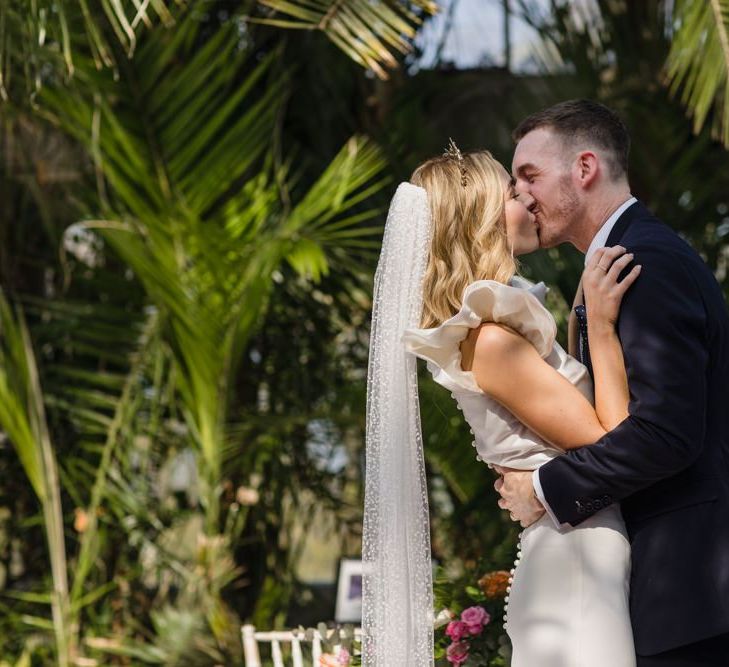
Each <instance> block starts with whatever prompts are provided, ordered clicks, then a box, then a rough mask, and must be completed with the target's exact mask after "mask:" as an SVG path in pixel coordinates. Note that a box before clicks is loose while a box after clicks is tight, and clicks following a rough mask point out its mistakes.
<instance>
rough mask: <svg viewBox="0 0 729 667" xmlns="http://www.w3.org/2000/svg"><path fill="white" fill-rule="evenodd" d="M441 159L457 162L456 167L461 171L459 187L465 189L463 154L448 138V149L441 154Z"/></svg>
mask: <svg viewBox="0 0 729 667" xmlns="http://www.w3.org/2000/svg"><path fill="white" fill-rule="evenodd" d="M443 157H447V158H450V159H451V160H455V161H456V162H458V167H459V168H460V170H461V185H462V186H463V187H464V188H465V187H466V165H465V164H464V161H463V153H461V149H460V148H458V146H456V142H455V141H453V139H451V138H450V137H448V147H447V148H446V149H445V151H444V152H443Z"/></svg>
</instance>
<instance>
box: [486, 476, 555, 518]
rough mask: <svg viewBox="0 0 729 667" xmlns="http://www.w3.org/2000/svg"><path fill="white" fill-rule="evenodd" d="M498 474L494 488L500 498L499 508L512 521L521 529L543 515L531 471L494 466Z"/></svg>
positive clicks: (542, 508)
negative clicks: (507, 514)
mask: <svg viewBox="0 0 729 667" xmlns="http://www.w3.org/2000/svg"><path fill="white" fill-rule="evenodd" d="M494 470H495V471H496V472H497V473H498V474H499V477H498V479H497V480H496V481H495V482H494V488H495V489H496V491H497V493H498V494H499V495H500V496H501V498H500V499H499V502H498V504H499V507H500V508H501V509H503V510H507V511H508V512H509V517H510V518H511V520H512V521H518V522H519V523H520V524H521V526H522V527H523V528H526V527H527V526H531V525H532V524H533V523H534V522H535V521H537V520H538V519H539V518H540V517H541V516H542V515H543V514H544V511H545V510H544V506H543V505H542V503H540V502H539V500H538V499H537V496H536V494H535V493H534V486H533V485H532V471H531V470H526V471H525V470H515V469H514V468H503V467H501V466H494Z"/></svg>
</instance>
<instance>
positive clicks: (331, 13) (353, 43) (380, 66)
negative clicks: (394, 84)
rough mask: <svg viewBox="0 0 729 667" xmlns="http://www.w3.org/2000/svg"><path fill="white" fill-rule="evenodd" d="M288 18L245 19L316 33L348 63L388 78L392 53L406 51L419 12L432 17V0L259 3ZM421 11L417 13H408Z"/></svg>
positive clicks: (270, 0) (434, 7)
mask: <svg viewBox="0 0 729 667" xmlns="http://www.w3.org/2000/svg"><path fill="white" fill-rule="evenodd" d="M258 4H259V5H261V6H263V7H267V8H270V9H273V10H274V11H275V12H279V13H281V14H283V15H285V16H287V17H289V18H288V19H281V18H276V17H275V16H272V17H265V18H249V20H250V21H252V22H255V23H263V24H266V25H271V26H276V27H279V28H290V29H298V30H320V31H322V32H323V33H324V34H325V35H326V36H327V37H328V38H329V39H330V40H331V41H332V42H334V44H336V45H337V46H338V47H339V48H340V49H341V50H342V51H343V52H344V53H346V54H347V55H348V56H349V57H350V58H351V59H352V60H354V61H355V62H357V63H359V64H360V65H362V67H366V68H369V69H371V70H372V71H373V72H375V73H376V74H377V76H379V77H380V78H382V79H387V78H388V74H387V69H392V68H394V67H396V66H397V60H396V59H395V56H394V53H395V52H398V53H403V54H404V53H408V52H409V51H410V48H411V47H410V40H412V38H413V37H414V36H415V30H416V27H417V26H418V25H419V24H420V22H421V18H420V15H421V14H422V13H423V12H426V13H429V14H435V13H436V12H437V11H438V3H437V2H435V1H434V0H413V1H412V2H407V1H406V0H373V1H370V2H368V1H367V0H259V2H258ZM411 7H413V8H414V9H415V10H419V11H418V13H416V12H415V11H413V10H412V9H411Z"/></svg>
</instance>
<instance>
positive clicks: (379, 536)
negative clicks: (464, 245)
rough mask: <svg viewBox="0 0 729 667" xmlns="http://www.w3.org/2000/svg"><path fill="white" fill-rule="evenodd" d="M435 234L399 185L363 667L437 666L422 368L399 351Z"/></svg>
mask: <svg viewBox="0 0 729 667" xmlns="http://www.w3.org/2000/svg"><path fill="white" fill-rule="evenodd" d="M431 233H432V231H431V220H430V211H429V208H428V199H427V195H426V192H425V190H424V189H423V188H420V187H417V186H415V185H412V184H410V183H402V184H400V186H399V187H398V189H397V192H396V193H395V196H394V197H393V199H392V202H391V204H390V210H389V213H388V216H387V222H386V225H385V235H384V238H383V242H382V251H381V254H380V260H379V263H378V265H377V272H376V274H375V287H374V300H373V308H372V330H371V337H370V357H369V369H368V376H367V436H366V466H365V507H364V529H363V544H362V560H363V603H362V630H363V639H362V664H363V665H364V666H365V667H393V666H394V665H402V666H403V667H404V666H405V665H407V667H421V666H429V665H432V664H433V586H432V569H431V568H432V566H431V557H430V525H429V516H428V493H427V487H426V481H425V465H424V459H423V441H422V435H421V431H420V409H419V404H418V378H417V366H416V359H415V357H414V356H413V355H411V354H409V353H407V352H406V351H405V349H404V346H403V344H402V341H401V337H402V334H403V332H404V330H405V329H408V328H413V327H417V326H418V325H419V321H420V315H421V309H422V303H423V295H422V282H423V275H424V273H425V267H426V263H427V259H428V250H429V247H430V237H431Z"/></svg>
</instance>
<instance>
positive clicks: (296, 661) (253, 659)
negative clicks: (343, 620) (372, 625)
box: [241, 625, 362, 667]
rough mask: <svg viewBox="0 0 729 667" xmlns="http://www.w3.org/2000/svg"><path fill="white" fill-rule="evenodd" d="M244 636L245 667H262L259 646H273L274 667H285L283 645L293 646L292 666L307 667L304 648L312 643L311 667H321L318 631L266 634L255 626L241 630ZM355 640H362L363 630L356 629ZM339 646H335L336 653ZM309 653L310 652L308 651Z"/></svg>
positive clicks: (320, 641)
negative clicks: (307, 633)
mask: <svg viewBox="0 0 729 667" xmlns="http://www.w3.org/2000/svg"><path fill="white" fill-rule="evenodd" d="M241 633H242V635H243V660H244V664H245V667H262V663H261V655H260V652H259V650H258V647H259V644H270V645H271V660H272V662H273V667H285V665H284V660H283V650H282V644H284V645H285V644H290V645H291V666H292V667H305V664H304V651H303V650H302V647H303V646H304V645H305V644H308V643H311V667H319V660H320V658H321V656H322V636H321V634H319V631H318V630H314V632H313V633H309V637H310V638H308V639H307V635H306V634H305V633H304V632H302V631H301V630H276V631H269V632H264V631H260V630H256V628H255V626H253V625H244V626H243V627H242V628H241ZM354 636H355V639H357V640H360V639H361V638H362V630H361V628H355V630H354ZM336 650H338V646H335V651H336ZM307 652H308V651H307Z"/></svg>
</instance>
